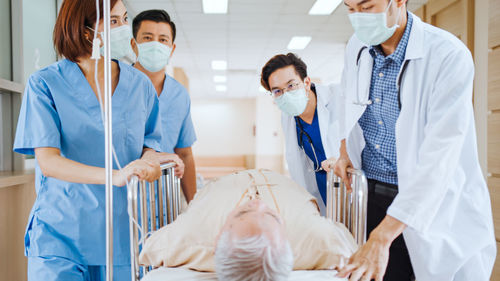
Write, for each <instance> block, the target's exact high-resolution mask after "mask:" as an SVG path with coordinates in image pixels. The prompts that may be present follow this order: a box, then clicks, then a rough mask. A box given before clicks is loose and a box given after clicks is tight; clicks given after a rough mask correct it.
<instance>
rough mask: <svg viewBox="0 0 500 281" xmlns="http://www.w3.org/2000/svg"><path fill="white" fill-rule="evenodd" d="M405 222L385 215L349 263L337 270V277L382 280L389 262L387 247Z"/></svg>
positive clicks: (399, 233) (351, 279)
mask: <svg viewBox="0 0 500 281" xmlns="http://www.w3.org/2000/svg"><path fill="white" fill-rule="evenodd" d="M405 228H406V224H404V223H403V222H401V221H399V220H398V219H396V218H394V217H391V216H390V215H386V216H385V218H384V219H383V220H382V222H381V223H380V224H379V225H378V226H377V227H376V228H375V229H374V230H373V231H372V232H371V233H370V238H369V239H368V241H366V244H364V245H363V246H361V248H359V249H358V251H357V252H356V253H354V254H353V255H352V256H351V258H350V259H349V263H348V264H347V265H346V266H344V267H343V268H341V269H340V270H339V273H338V274H337V277H341V278H346V277H348V276H349V275H350V278H349V281H358V280H361V281H370V280H372V279H375V281H382V280H383V277H384V274H385V270H386V269H387V263H388V262H389V248H390V247H391V244H392V242H393V241H394V239H396V238H397V237H398V236H399V235H401V233H402V232H403V230H404V229H405Z"/></svg>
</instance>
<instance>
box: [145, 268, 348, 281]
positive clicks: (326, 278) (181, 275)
mask: <svg viewBox="0 0 500 281" xmlns="http://www.w3.org/2000/svg"><path fill="white" fill-rule="evenodd" d="M336 273H337V272H336V271H335V270H296V271H293V272H292V274H291V275H290V278H288V280H289V281H306V280H307V281H309V280H314V281H345V280H347V279H344V278H337V277H335V274H336ZM180 280H202V281H208V280H210V281H216V280H217V277H216V276H215V273H212V272H197V271H194V270H189V269H185V268H165V267H162V268H157V269H155V270H152V271H151V272H149V273H148V274H146V276H145V277H144V278H142V280H141V281H180Z"/></svg>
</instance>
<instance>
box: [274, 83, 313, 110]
mask: <svg viewBox="0 0 500 281" xmlns="http://www.w3.org/2000/svg"><path fill="white" fill-rule="evenodd" d="M308 101H309V97H307V92H306V89H305V88H300V89H297V90H294V91H289V92H285V93H284V94H283V95H281V96H279V97H277V98H276V99H275V102H276V105H278V107H279V108H280V109H281V110H282V111H283V112H285V113H286V114H288V115H290V116H299V115H300V114H302V113H304V110H306V106H307V102H308Z"/></svg>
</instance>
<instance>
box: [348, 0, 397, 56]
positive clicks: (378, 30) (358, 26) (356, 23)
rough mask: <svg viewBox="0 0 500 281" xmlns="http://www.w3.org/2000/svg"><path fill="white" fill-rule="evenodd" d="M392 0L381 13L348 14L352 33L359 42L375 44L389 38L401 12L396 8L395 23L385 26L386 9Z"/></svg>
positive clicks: (394, 29) (395, 27)
mask: <svg viewBox="0 0 500 281" xmlns="http://www.w3.org/2000/svg"><path fill="white" fill-rule="evenodd" d="M392 1H393V0H391V1H390V2H389V5H388V6H387V8H386V9H385V11H384V12H382V13H353V14H349V20H350V21H351V25H352V27H353V28H354V33H355V34H356V37H358V39H359V40H361V42H363V43H365V44H366V45H369V46H376V45H379V44H382V43H384V42H385V41H387V39H389V38H391V36H392V35H393V34H394V32H395V31H396V29H397V28H398V27H399V25H398V22H399V16H400V13H401V8H398V16H397V18H396V23H395V24H394V25H393V26H392V27H387V11H388V10H389V8H390V7H391V4H392Z"/></svg>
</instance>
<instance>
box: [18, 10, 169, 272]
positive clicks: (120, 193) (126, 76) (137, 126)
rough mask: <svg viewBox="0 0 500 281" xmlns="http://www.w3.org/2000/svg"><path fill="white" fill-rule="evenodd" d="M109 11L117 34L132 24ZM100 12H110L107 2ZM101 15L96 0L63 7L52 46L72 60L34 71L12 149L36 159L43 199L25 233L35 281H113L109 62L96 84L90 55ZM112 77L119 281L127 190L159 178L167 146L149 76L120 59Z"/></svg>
mask: <svg viewBox="0 0 500 281" xmlns="http://www.w3.org/2000/svg"><path fill="white" fill-rule="evenodd" d="M111 7H112V10H111V28H113V29H115V28H119V27H120V26H124V25H127V11H126V8H125V6H124V4H123V3H122V1H121V0H111ZM100 9H101V10H100V11H101V14H102V0H100ZM96 19H97V11H96V3H95V0H65V1H64V2H63V3H62V6H61V9H60V13H59V15H58V18H57V21H56V24H55V27H54V44H55V49H56V51H57V53H58V54H59V55H60V56H61V57H64V59H62V60H60V61H59V62H56V63H54V64H52V65H50V66H48V67H47V68H45V69H42V70H40V71H38V72H36V73H34V74H33V75H31V77H30V78H29V81H28V82H27V85H26V90H25V93H24V96H23V102H22V106H21V111H20V115H19V122H18V127H17V132H16V139H15V143H14V151H16V152H18V153H23V154H28V155H33V154H34V155H35V157H36V160H37V166H36V180H35V188H36V192H37V198H36V201H35V203H34V206H33V208H32V210H31V214H30V217H29V221H28V226H27V229H26V235H25V254H26V255H27V256H28V280H30V281H35V280H44V281H55V280H82V281H83V280H85V281H93V280H103V279H104V278H105V266H104V265H105V258H106V252H105V229H106V225H105V217H104V215H105V200H104V199H105V188H104V185H103V184H104V183H105V170H104V168H103V167H104V128H103V122H102V119H101V106H102V105H103V98H100V97H99V95H98V87H97V85H99V88H100V92H101V93H104V89H103V88H104V87H103V85H104V80H103V76H104V75H103V72H104V71H103V69H104V62H103V59H102V58H101V59H99V61H98V74H99V78H98V79H99V80H98V82H99V83H98V84H97V83H96V81H95V80H94V74H95V72H94V69H95V68H94V66H95V60H92V59H91V53H92V42H93V38H94V30H95V27H96V26H95V23H96ZM102 23H103V22H102V20H101V21H100V24H99V26H98V28H97V32H98V37H100V34H101V32H102V30H103V25H102ZM111 37H112V40H111V45H112V46H113V44H114V45H115V46H116V45H117V41H116V40H117V39H113V37H115V38H118V39H120V38H119V37H116V36H111ZM128 42H129V41H128ZM114 50H115V51H116V48H115V49H114ZM112 53H113V47H112ZM112 56H113V54H112ZM115 57H116V56H115ZM111 73H112V89H113V94H112V103H113V105H112V107H113V112H112V114H113V116H112V118H113V145H114V149H115V152H116V156H117V158H118V159H117V160H118V161H119V164H120V166H121V167H123V169H122V170H121V171H118V170H114V173H113V184H114V185H115V187H114V205H113V216H114V224H113V228H114V238H113V241H114V245H113V250H114V257H113V260H114V277H115V280H126V279H128V278H130V255H129V253H130V251H129V231H128V227H129V224H128V216H127V200H126V188H125V187H123V186H124V185H125V184H126V181H127V179H129V178H130V177H131V176H132V175H134V174H135V175H137V176H139V178H140V179H143V180H148V181H152V180H155V179H157V178H158V177H159V176H160V168H159V162H160V159H161V157H158V155H157V154H156V152H155V150H159V149H160V146H159V142H160V134H161V132H160V127H159V126H160V119H159V115H158V100H157V98H156V94H155V89H154V87H153V85H152V84H151V82H150V81H149V79H148V78H147V77H146V76H145V75H144V74H142V73H141V72H140V71H138V70H135V69H134V68H133V67H131V66H129V65H126V64H123V63H120V62H118V61H113V62H112V71H111ZM114 164H115V165H114V168H115V169H117V168H118V165H117V163H116V162H115V163H114Z"/></svg>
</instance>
